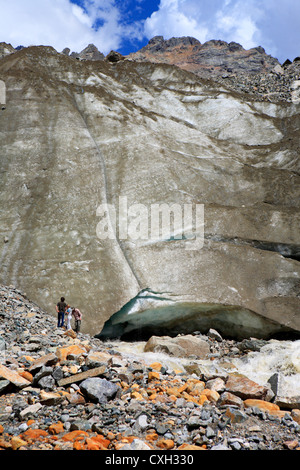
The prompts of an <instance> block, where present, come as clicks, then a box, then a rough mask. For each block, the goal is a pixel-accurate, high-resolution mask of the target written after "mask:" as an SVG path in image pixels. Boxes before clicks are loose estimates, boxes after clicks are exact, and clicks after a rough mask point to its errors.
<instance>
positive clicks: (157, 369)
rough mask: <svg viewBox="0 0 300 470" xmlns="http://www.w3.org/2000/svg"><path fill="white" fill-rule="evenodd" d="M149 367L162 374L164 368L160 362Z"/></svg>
mask: <svg viewBox="0 0 300 470" xmlns="http://www.w3.org/2000/svg"><path fill="white" fill-rule="evenodd" d="M149 367H151V369H154V370H156V371H158V372H160V371H161V369H162V367H163V366H162V364H161V363H160V362H153V363H152V364H150V366H149Z"/></svg>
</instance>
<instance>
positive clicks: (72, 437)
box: [62, 429, 89, 442]
mask: <svg viewBox="0 0 300 470" xmlns="http://www.w3.org/2000/svg"><path fill="white" fill-rule="evenodd" d="M86 437H89V434H88V433H87V432H86V431H81V430H79V429H78V430H76V431H70V432H68V433H67V434H65V435H64V436H62V440H63V441H70V442H72V441H76V440H84V439H85V438H86Z"/></svg>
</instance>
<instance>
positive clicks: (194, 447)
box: [177, 444, 206, 450]
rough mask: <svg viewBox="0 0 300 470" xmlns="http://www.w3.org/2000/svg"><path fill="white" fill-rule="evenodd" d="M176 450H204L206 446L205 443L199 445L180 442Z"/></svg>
mask: <svg viewBox="0 0 300 470" xmlns="http://www.w3.org/2000/svg"><path fill="white" fill-rule="evenodd" d="M177 450H206V446H205V444H204V445H203V446H201V447H200V446H197V445H196V444H181V446H179V447H178V449H177Z"/></svg>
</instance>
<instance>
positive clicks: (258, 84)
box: [0, 36, 300, 102]
mask: <svg viewBox="0 0 300 470" xmlns="http://www.w3.org/2000/svg"><path fill="white" fill-rule="evenodd" d="M20 48H22V46H20ZM20 48H17V49H14V48H13V47H12V46H11V44H6V43H4V42H2V43H0V58H1V57H4V56H5V55H8V54H12V53H13V52H15V51H16V50H19V49H20ZM62 54H65V55H67V56H70V57H72V58H73V59H77V60H83V61H89V60H92V61H98V60H106V61H109V62H118V61H119V60H124V59H126V60H133V61H137V62H152V63H164V64H169V65H175V66H177V67H179V68H182V69H184V70H187V71H189V72H192V73H195V74H196V75H198V76H199V77H201V78H203V79H210V80H214V81H217V82H219V83H220V84H222V85H224V86H226V87H229V88H230V89H232V90H236V91H239V92H244V93H249V94H251V95H254V96H256V97H259V99H261V100H267V101H273V102H280V101H285V102H291V101H295V100H299V99H300V91H299V90H300V85H299V83H297V84H296V85H295V82H297V81H298V80H300V59H299V57H296V58H295V59H294V61H293V62H291V61H290V60H289V59H287V60H286V61H285V62H284V64H280V63H279V61H278V60H277V59H276V58H274V57H272V56H271V55H268V54H266V52H265V50H264V48H263V47H261V46H258V47H255V48H252V49H250V50H245V49H244V48H243V47H242V46H241V45H240V44H238V43H236V42H230V43H227V42H226V41H222V40H210V41H207V42H205V43H204V44H201V43H200V41H198V40H197V39H195V38H193V37H189V36H188V37H173V38H171V39H167V40H165V39H164V38H163V36H155V37H153V38H152V39H151V40H150V41H149V43H148V44H147V45H146V46H144V47H143V48H142V49H140V50H139V51H137V52H134V53H131V54H129V55H128V56H122V55H121V54H120V53H118V52H116V51H111V52H110V53H109V54H107V56H105V55H104V54H103V53H102V52H100V51H99V50H98V48H97V47H96V46H95V45H94V44H89V45H88V46H87V47H86V48H84V49H83V50H82V51H81V52H79V53H78V52H71V50H70V49H69V48H65V49H64V50H63V51H62Z"/></svg>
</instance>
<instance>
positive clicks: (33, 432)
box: [20, 428, 48, 441]
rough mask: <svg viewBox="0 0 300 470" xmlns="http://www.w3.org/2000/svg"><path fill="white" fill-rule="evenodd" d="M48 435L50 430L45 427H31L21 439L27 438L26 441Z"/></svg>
mask: <svg viewBox="0 0 300 470" xmlns="http://www.w3.org/2000/svg"><path fill="white" fill-rule="evenodd" d="M47 436H48V432H47V431H45V430H44V429H30V428H29V429H27V431H25V432H23V433H22V434H21V435H20V437H21V439H25V441H26V440H34V441H37V440H40V439H43V438H44V437H47Z"/></svg>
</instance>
